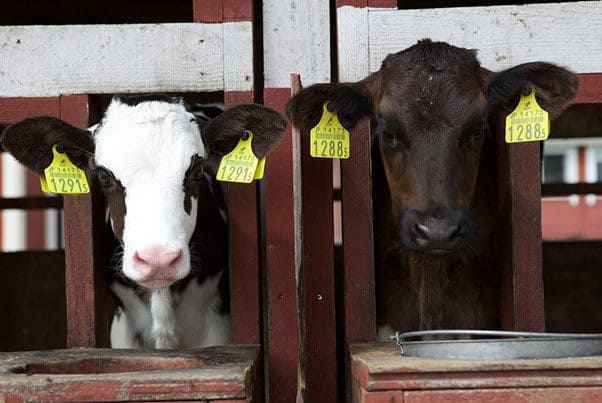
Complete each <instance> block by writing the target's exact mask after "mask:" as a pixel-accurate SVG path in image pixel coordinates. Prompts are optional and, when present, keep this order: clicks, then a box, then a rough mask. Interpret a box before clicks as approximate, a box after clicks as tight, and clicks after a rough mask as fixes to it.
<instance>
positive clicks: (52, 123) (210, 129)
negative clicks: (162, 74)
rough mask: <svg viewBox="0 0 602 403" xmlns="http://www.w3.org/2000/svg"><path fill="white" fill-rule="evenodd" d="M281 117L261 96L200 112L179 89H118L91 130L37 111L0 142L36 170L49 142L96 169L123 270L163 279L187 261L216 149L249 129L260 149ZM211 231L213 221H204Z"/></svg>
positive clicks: (147, 282) (48, 155)
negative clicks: (201, 117)
mask: <svg viewBox="0 0 602 403" xmlns="http://www.w3.org/2000/svg"><path fill="white" fill-rule="evenodd" d="M285 126H286V122H285V120H284V119H283V117H282V116H281V115H280V114H278V113H277V112H275V111H273V110H271V109H268V108H265V107H263V106H260V105H241V106H236V107H233V108H231V109H229V110H227V111H225V112H224V113H222V114H221V115H219V116H218V117H216V118H214V119H213V120H211V121H209V122H206V123H205V122H199V121H197V120H196V119H195V117H194V115H192V114H191V113H189V112H188V111H187V110H186V108H185V106H184V104H183V102H182V101H181V100H180V99H179V98H177V97H161V96H159V97H153V98H149V97H143V96H130V97H119V96H118V97H114V98H113V100H112V102H111V104H110V105H109V107H108V109H107V111H106V112H105V115H104V117H103V119H102V121H101V123H100V124H99V125H98V126H97V127H96V128H95V130H94V132H93V133H91V132H88V131H85V130H81V129H78V128H75V127H73V126H71V125H69V124H67V123H65V122H63V121H61V120H59V119H56V118H51V117H39V118H32V119H27V120H24V121H22V122H19V123H16V124H14V125H12V126H9V127H8V128H7V129H6V130H5V131H4V133H3V134H2V139H1V141H2V145H3V146H4V148H5V149H6V150H7V151H9V152H10V153H11V154H13V155H14V156H15V158H16V159H17V160H19V161H20V162H21V163H23V164H24V165H26V166H27V167H29V168H31V169H32V170H34V171H35V172H37V173H38V174H40V175H43V170H44V169H45V168H46V167H47V166H48V165H49V164H50V162H51V160H52V147H53V145H57V148H58V149H62V150H64V151H65V152H66V153H67V155H68V156H69V157H70V159H71V161H72V162H74V163H75V164H76V165H78V166H79V167H80V168H82V169H84V170H85V171H86V173H87V174H88V177H89V178H91V177H96V178H97V180H98V182H99V184H100V186H101V187H102V189H103V191H104V194H105V198H106V200H107V206H108V211H109V217H110V220H111V225H112V228H113V231H114V233H115V235H116V237H117V238H118V239H119V241H120V243H121V245H122V246H123V258H122V266H121V268H122V271H123V275H125V276H126V277H128V278H130V279H131V280H134V281H135V282H137V283H139V284H141V285H143V286H145V287H166V286H169V285H171V284H172V283H174V282H175V281H177V280H180V279H182V278H184V277H185V276H187V275H188V274H189V272H190V269H191V264H190V248H189V242H190V240H191V237H192V234H193V232H194V231H195V226H196V224H197V219H196V218H197V210H198V209H202V208H203V206H199V205H198V204H197V202H198V200H199V192H201V191H204V189H207V187H205V186H203V181H205V180H207V179H206V176H205V175H206V174H210V175H213V174H214V173H215V171H216V170H217V166H218V165H219V162H220V160H221V157H222V156H223V155H225V154H227V153H228V152H230V151H231V150H232V149H233V148H234V147H235V145H236V144H237V142H238V141H239V139H240V138H241V136H243V135H244V133H245V131H246V130H249V131H251V132H252V133H253V135H254V137H253V143H252V147H253V151H254V153H255V155H256V156H257V157H258V158H263V157H264V156H265V155H266V154H267V153H268V151H269V150H270V149H271V148H272V147H274V146H275V145H276V144H277V142H278V140H279V139H280V137H281V136H282V135H283V133H284V129H285ZM197 230H200V231H204V230H205V231H210V230H211V229H210V228H200V229H197Z"/></svg>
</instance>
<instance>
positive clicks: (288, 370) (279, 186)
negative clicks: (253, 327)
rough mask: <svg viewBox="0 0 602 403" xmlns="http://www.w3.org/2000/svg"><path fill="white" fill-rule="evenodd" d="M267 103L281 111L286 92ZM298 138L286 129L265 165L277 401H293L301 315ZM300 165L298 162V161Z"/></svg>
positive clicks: (268, 96)
mask: <svg viewBox="0 0 602 403" xmlns="http://www.w3.org/2000/svg"><path fill="white" fill-rule="evenodd" d="M264 96H265V104H266V105H267V106H270V107H272V108H274V109H276V110H279V111H281V112H282V111H284V106H285V104H286V103H287V101H288V100H289V99H290V96H291V91H290V89H283V88H266V89H265V93H264ZM297 141H298V138H293V136H292V133H291V129H290V127H289V128H288V129H287V133H286V134H285V135H284V137H283V138H282V140H281V141H280V144H279V145H278V147H277V148H276V149H275V150H273V151H272V152H271V153H270V156H269V158H268V161H267V164H266V172H265V191H266V268H267V278H268V280H267V287H268V290H267V296H268V302H267V309H268V328H267V337H268V341H267V345H268V363H267V366H268V369H269V371H268V372H269V378H270V380H269V394H270V397H271V398H272V399H275V400H277V401H279V402H294V401H295V400H296V398H297V390H298V388H297V386H298V385H297V382H298V375H299V372H298V369H299V366H300V362H299V356H298V351H299V347H300V343H299V340H298V328H299V316H298V310H297V298H298V297H297V271H298V269H299V263H300V256H299V248H300V245H299V242H300V240H299V238H298V236H296V234H297V231H298V225H299V224H300V223H299V217H298V215H297V214H296V210H295V208H296V207H297V206H298V207H299V208H300V205H299V203H298V201H297V202H295V199H294V195H295V193H296V192H297V189H296V188H295V186H299V183H298V182H297V183H296V181H295V174H296V169H298V168H299V167H298V166H297V167H294V164H295V159H296V157H295V154H296V153H297V154H298V152H299V149H298V144H295V143H296V142H297ZM297 163H298V162H297Z"/></svg>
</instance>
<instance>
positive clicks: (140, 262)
mask: <svg viewBox="0 0 602 403" xmlns="http://www.w3.org/2000/svg"><path fill="white" fill-rule="evenodd" d="M134 263H135V264H137V265H148V262H147V261H146V260H144V259H142V258H141V257H140V255H139V254H138V252H136V253H134Z"/></svg>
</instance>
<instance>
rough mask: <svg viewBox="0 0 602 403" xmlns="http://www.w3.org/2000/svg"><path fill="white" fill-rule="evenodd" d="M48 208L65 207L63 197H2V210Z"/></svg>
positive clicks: (0, 203) (0, 202)
mask: <svg viewBox="0 0 602 403" xmlns="http://www.w3.org/2000/svg"><path fill="white" fill-rule="evenodd" d="M46 208H55V209H60V208H63V198H62V197H46V196H35V197H11V198H4V199H0V210H8V209H20V210H36V209H46Z"/></svg>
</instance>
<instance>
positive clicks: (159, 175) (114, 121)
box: [94, 99, 206, 287]
mask: <svg viewBox="0 0 602 403" xmlns="http://www.w3.org/2000/svg"><path fill="white" fill-rule="evenodd" d="M94 142H95V145H96V151H95V158H94V165H95V166H96V168H95V170H96V171H97V175H99V177H100V181H101V183H102V184H103V185H105V186H106V185H108V186H106V187H107V189H105V191H106V193H108V197H107V200H108V205H109V209H110V216H111V224H112V226H113V230H114V232H115V234H116V235H117V237H118V238H119V239H120V241H121V242H122V245H123V258H122V270H123V274H124V275H125V276H126V277H128V278H130V279H132V280H134V281H136V282H138V283H140V284H141V285H143V286H145V287H166V286H169V285H170V284H172V283H173V282H175V281H177V280H180V279H182V278H184V277H186V275H188V273H189V272H190V251H189V247H188V244H189V241H190V238H191V236H192V233H193V232H194V228H195V224H196V216H197V207H198V206H197V199H196V198H195V197H194V196H193V195H186V194H185V187H184V183H185V181H187V180H190V178H187V174H188V173H189V169H190V168H191V163H192V162H193V160H194V158H193V157H195V156H201V157H203V158H204V157H206V155H205V148H204V146H203V142H202V140H201V135H200V132H199V126H198V124H197V123H196V120H195V118H194V116H193V115H192V114H191V113H189V112H187V111H186V109H185V107H184V105H183V104H181V103H168V102H164V101H147V102H142V103H139V104H135V105H128V104H126V103H122V102H121V101H120V100H119V99H114V100H113V101H112V102H111V105H110V106H109V108H108V109H107V111H106V113H105V117H104V119H103V121H102V123H101V125H100V126H99V127H98V128H97V129H96V131H95V132H94ZM195 158H196V157H195ZM107 176H108V177H109V178H108V179H109V181H107ZM187 197H188V198H189V199H190V200H189V201H188V203H189V207H188V208H185V199H186V198H187Z"/></svg>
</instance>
